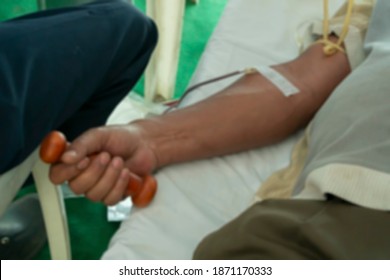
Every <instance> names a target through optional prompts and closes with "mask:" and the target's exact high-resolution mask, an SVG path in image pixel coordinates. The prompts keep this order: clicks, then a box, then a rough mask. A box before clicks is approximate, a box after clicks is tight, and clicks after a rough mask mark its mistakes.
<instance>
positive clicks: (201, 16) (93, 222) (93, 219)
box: [0, 0, 227, 260]
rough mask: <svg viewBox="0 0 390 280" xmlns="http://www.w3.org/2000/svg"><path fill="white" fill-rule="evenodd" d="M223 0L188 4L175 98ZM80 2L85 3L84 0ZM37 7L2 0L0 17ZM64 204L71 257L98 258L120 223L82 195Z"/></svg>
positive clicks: (141, 1) (62, 2) (27, 1)
mask: <svg viewBox="0 0 390 280" xmlns="http://www.w3.org/2000/svg"><path fill="white" fill-rule="evenodd" d="M80 1H82V0H51V1H50V0H49V1H47V2H48V6H49V8H55V7H59V6H66V5H70V4H74V3H79V2H80ZM156 1H157V0H156ZM158 1H164V0H158ZM226 1H227V0H200V2H199V4H198V5H193V4H190V3H189V2H188V3H187V5H186V10H185V17H184V26H183V38H182V45H181V51H180V61H179V68H178V75H177V83H176V87H175V97H180V96H181V94H182V93H183V91H184V90H185V88H186V87H187V84H188V82H189V80H190V78H191V76H192V74H193V72H194V70H195V68H196V65H197V62H198V59H199V57H200V55H201V54H202V52H203V50H204V47H205V45H206V43H207V40H208V38H209V36H210V34H211V33H212V31H213V29H214V27H215V24H216V23H217V22H218V19H219V16H220V14H221V12H222V10H223V8H224V6H225V4H226ZM82 2H85V0H84V1H82ZM133 3H134V4H135V5H136V6H137V7H139V8H140V9H141V10H143V11H144V10H145V0H134V1H133ZM36 10H37V1H35V0H1V2H0V20H6V19H10V18H12V17H15V16H19V15H23V14H26V13H29V12H34V11H36ZM0 24H1V23H0ZM134 90H135V91H136V92H137V93H139V94H140V95H143V90H144V85H143V78H141V80H140V81H139V82H138V83H137V85H136V87H135V89H134ZM34 191H35V189H34V186H28V187H26V188H24V189H23V190H22V191H21V193H20V194H19V196H22V195H24V194H26V193H29V192H34ZM65 207H66V211H67V215H68V222H69V231H70V237H71V246H72V257H73V259H84V260H85V259H87V260H94V259H99V258H100V256H101V254H102V253H103V252H104V250H105V249H106V247H107V245H108V242H109V239H110V237H111V236H112V234H113V233H114V232H115V230H116V229H117V228H118V226H119V223H109V222H107V220H106V214H107V213H106V207H105V206H104V205H102V204H99V203H93V202H90V201H88V200H87V199H84V198H70V199H66V200H65ZM129 238H131V237H129ZM37 259H43V260H45V259H50V254H49V250H48V246H45V248H44V249H43V250H42V251H41V252H40V254H39V255H38V256H37Z"/></svg>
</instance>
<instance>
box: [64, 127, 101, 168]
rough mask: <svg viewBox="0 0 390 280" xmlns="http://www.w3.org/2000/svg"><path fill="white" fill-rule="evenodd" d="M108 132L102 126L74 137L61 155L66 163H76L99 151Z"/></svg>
mask: <svg viewBox="0 0 390 280" xmlns="http://www.w3.org/2000/svg"><path fill="white" fill-rule="evenodd" d="M107 137H108V134H107V132H106V130H105V129H103V128H94V129H90V130H88V131H86V132H85V133H83V134H82V135H80V136H79V137H78V138H76V139H75V140H74V141H73V142H72V143H71V144H70V145H69V146H68V148H67V150H66V151H65V153H64V154H63V155H62V157H61V160H62V162H64V163H67V164H76V163H78V162H80V161H81V160H83V159H84V158H86V157H87V156H88V155H91V154H94V153H97V152H100V151H101V150H102V149H103V147H104V144H105V143H106V141H107Z"/></svg>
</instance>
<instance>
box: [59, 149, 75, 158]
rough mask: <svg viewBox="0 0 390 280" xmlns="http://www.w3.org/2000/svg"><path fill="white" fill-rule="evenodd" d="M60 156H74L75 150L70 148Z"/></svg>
mask: <svg viewBox="0 0 390 280" xmlns="http://www.w3.org/2000/svg"><path fill="white" fill-rule="evenodd" d="M62 156H63V157H67V158H76V157H77V152H76V151H74V150H70V151H67V152H65V153H64V154H63V155H62Z"/></svg>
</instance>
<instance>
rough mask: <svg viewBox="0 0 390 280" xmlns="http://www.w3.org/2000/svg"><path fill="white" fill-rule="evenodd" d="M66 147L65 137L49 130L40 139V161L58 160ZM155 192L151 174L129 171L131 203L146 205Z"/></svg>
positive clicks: (53, 161)
mask: <svg viewBox="0 0 390 280" xmlns="http://www.w3.org/2000/svg"><path fill="white" fill-rule="evenodd" d="M65 149H66V137H65V135H64V134H62V133H61V132H59V131H52V132H50V133H49V134H48V135H47V136H46V137H45V138H44V139H43V141H42V143H41V147H40V150H39V156H40V157H41V159H42V161H43V162H45V163H48V164H53V163H56V162H57V161H59V160H60V158H61V156H62V154H63V153H64V152H65ZM156 192H157V181H156V179H155V178H154V177H153V176H151V175H146V176H144V177H142V178H140V177H139V176H137V175H135V174H133V173H131V174H130V179H129V185H128V188H127V193H126V194H127V195H128V196H130V197H131V199H132V201H133V204H134V205H135V206H137V207H145V206H147V205H148V204H149V203H150V202H151V201H152V200H153V198H154V196H155V194H156Z"/></svg>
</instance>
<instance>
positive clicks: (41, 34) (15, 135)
mask: <svg viewBox="0 0 390 280" xmlns="http://www.w3.org/2000/svg"><path fill="white" fill-rule="evenodd" d="M156 41H157V30H156V27H155V24H154V23H153V22H152V21H151V20H150V19H149V18H147V17H146V16H145V15H143V14H142V13H141V12H140V11H138V10H137V9H136V8H135V7H133V6H131V5H130V4H127V3H125V2H123V1H120V0H111V1H97V2H93V3H91V4H88V5H82V6H77V7H71V8H63V9H54V10H47V11H42V12H37V13H33V14H29V15H26V16H23V17H19V18H16V19H13V20H10V21H5V22H2V23H0V174H1V173H3V172H5V171H7V170H9V169H10V168H12V167H14V166H16V165H17V164H19V163H20V162H22V161H23V160H24V159H25V158H26V157H27V156H28V155H29V154H30V153H31V152H32V151H33V150H34V149H35V148H36V147H37V146H38V145H39V143H40V141H41V140H42V138H43V137H44V136H45V135H46V134H47V133H48V132H49V131H51V130H53V129H58V130H61V131H62V132H64V133H65V135H66V136H67V138H68V139H69V140H72V139H74V138H75V137H77V135H79V134H80V133H82V132H83V131H85V130H86V129H88V128H91V127H95V126H99V125H102V124H104V123H105V121H106V119H107V117H108V116H109V114H110V113H111V112H112V110H113V109H114V107H115V106H116V105H117V104H118V103H119V101H120V100H121V99H122V98H123V97H124V96H125V95H126V94H127V93H128V92H129V91H130V90H131V88H132V87H133V86H134V84H135V83H136V82H137V80H138V79H139V78H140V76H141V75H142V73H143V71H144V69H145V67H146V64H147V62H148V60H149V58H150V55H151V53H152V51H153V49H154V47H155V45H156Z"/></svg>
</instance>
